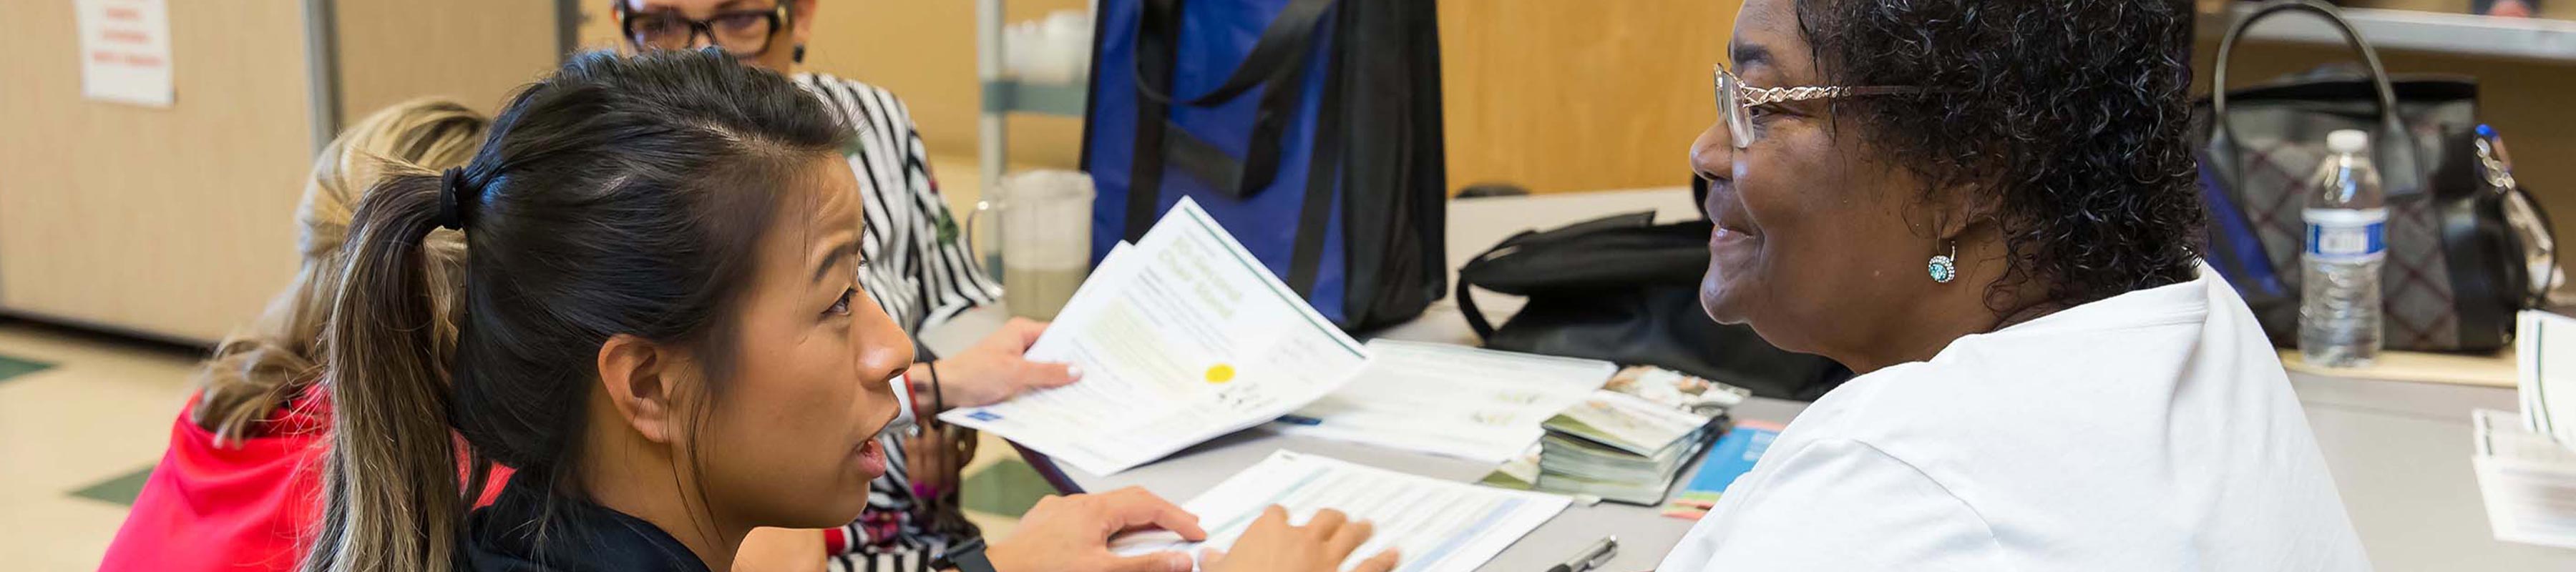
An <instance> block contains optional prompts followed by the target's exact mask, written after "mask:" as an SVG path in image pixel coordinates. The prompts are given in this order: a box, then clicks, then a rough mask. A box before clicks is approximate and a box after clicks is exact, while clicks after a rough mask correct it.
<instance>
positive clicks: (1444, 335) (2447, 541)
mask: <svg viewBox="0 0 2576 572" xmlns="http://www.w3.org/2000/svg"><path fill="white" fill-rule="evenodd" d="M1641 210H1655V211H1658V212H1659V213H1661V215H1662V217H1663V220H1667V221H1670V220H1679V219H1683V218H1689V217H1696V216H1698V215H1697V210H1696V209H1695V207H1694V206H1693V205H1691V204H1690V193H1689V191H1688V189H1683V188H1670V189H1650V190H1640V191H1616V192H1601V193H1581V194H1569V195H1541V196H1533V197H1498V198H1484V199H1470V200H1462V201H1454V202H1452V203H1451V205H1450V209H1449V226H1448V244H1449V248H1448V250H1449V265H1450V267H1451V268H1452V269H1453V270H1454V269H1455V268H1456V267H1457V265H1458V264H1460V263H1462V262H1464V261H1465V260H1466V259H1467V258H1469V257H1472V256H1474V255H1476V254H1477V253H1480V252H1483V251H1484V250H1485V249H1486V248H1487V247H1490V246H1491V245H1493V244H1494V243H1496V242H1500V241H1501V240H1502V239H1503V238H1505V237H1508V236H1510V235H1511V234H1512V233H1516V232H1520V231H1522V230H1529V229H1545V228H1553V227H1556V226H1561V225H1564V224H1567V223H1572V222H1577V221H1581V220H1587V219H1591V218H1595V217H1599V216H1606V215H1610V214H1617V213H1627V212H1636V211H1641ZM1477 301H1478V303H1479V305H1480V307H1482V308H1483V309H1484V310H1485V311H1486V312H1487V313H1488V315H1490V316H1492V317H1493V318H1495V323H1497V324H1499V323H1501V318H1504V317H1507V316H1509V315H1510V313H1511V312H1513V311H1516V310H1518V309H1519V306H1520V303H1519V301H1518V300H1514V299H1511V298H1510V297H1506V296H1499V295H1491V294H1490V293H1487V294H1480V295H1479V296H1478V297H1477ZM1002 318H1003V316H1002V313H1001V312H1000V311H998V310H997V309H993V308H986V309H982V310H978V311H975V312H970V313H968V314H967V315H964V316H961V317H960V318H959V319H957V320H955V321H952V322H950V323H949V324H948V325H947V326H943V327H942V328H940V329H939V330H938V331H933V332H927V333H925V334H924V335H923V338H924V340H925V341H926V343H928V344H930V345H931V347H934V348H942V349H949V348H959V347H963V346H964V345H965V344H967V343H971V342H972V341H973V340H974V339H976V338H977V337H978V336H979V335H980V334H981V333H983V332H988V331H991V329H992V328H994V327H996V325H998V324H999V323H1000V321H1001V319H1002ZM1374 334H1375V335H1376V336H1381V337H1388V338H1395V339H1403V340H1414V341H1432V342H1447V343H1460V344H1472V343H1474V342H1475V339H1474V334H1472V333H1471V332H1469V331H1468V330H1467V327H1466V324H1465V322H1464V320H1463V319H1462V318H1461V317H1460V316H1459V313H1458V308H1457V306H1456V304H1455V303H1454V302H1453V301H1450V300H1442V301H1439V302H1436V303H1434V304H1433V305H1432V307H1431V309H1430V310H1429V311H1427V312H1425V313H1424V314H1423V316H1422V317H1421V318H1419V319H1416V320H1414V321H1412V322H1409V323H1406V324H1403V325H1399V326H1396V327H1393V328H1389V329H1387V330H1385V331H1382V332H1375V333H1374ZM2290 378H2291V385H2292V386H2293V388H2295V389H2296V390H2297V391H2298V394H2299V400H2300V402H2301V403H2303V404H2305V405H2306V407H2307V414H2308V423H2309V425H2310V426H2311V427H2312V428H2314V429H2315V430H2316V432H2317V442H2318V445H2319V446H2320V447H2321V448H2322V449H2323V450H2324V452H2325V455H2326V462H2327V465H2328V468H2329V469H2330V470H2331V471H2332V472H2333V473H2334V478H2335V482H2336V483H2337V485H2338V487H2339V488H2340V489H2341V492H2342V494H2343V499H2344V505H2345V507H2346V509H2347V510H2348V511H2349V512H2350V513H2351V515H2352V519H2353V525H2354V527H2355V528H2356V529H2358V531H2359V533H2360V535H2361V539H2362V544H2363V545H2364V547H2365V548H2366V549H2367V550H2368V551H2369V553H2370V559H2371V562H2372V563H2373V564H2374V565H2375V566H2376V567H2377V568H2379V569H2381V570H2576V551H2571V550H2564V549H2557V548H2548V547H2542V546H2533V545H2527V544H2517V543H2509V542H2499V541H2496V540H2494V539H2493V537H2492V536H2490V534H2489V530H2488V528H2487V521H2486V509H2485V506H2484V505H2483V504H2481V503H2482V501H2481V498H2480V496H2479V494H2478V488H2477V482H2476V480H2475V478H2474V476H2473V475H2472V474H2471V472H2470V469H2469V455H2470V449H2469V439H2470V429H2469V421H2468V419H2469V418H2468V412H2469V410H2470V409H2472V408H2487V409H2501V410H2507V411H2511V410H2513V409H2514V406H2515V397H2514V392H2513V390H2511V389H2507V388H2494V387H2472V386H2462V385H2446V384H2429V383H2408V382H2391V381H2369V380H2358V379H2349V378H2341V377H2327V376H2317V375H2309V374H2301V373H2293V374H2291V376H2290ZM1804 406H1805V404H1803V403H1796V402H1788V401H1780V400H1773V399H1760V398H1756V399H1754V400H1752V401H1750V402H1747V403H1746V404H1745V405H1743V406H1741V407H1738V408H1737V410H1736V411H1735V416H1736V418H1737V419H1756V420H1764V421H1776V422H1787V421H1789V420H1790V419H1791V418H1792V417H1794V416H1796V415H1797V413H1798V411H1799V410H1800V409H1803V408H1804ZM1279 449H1288V450H1294V451H1301V452H1306V453H1313V454H1319V455H1325V456H1329V457H1334V458H1339V459H1343V460H1347V461H1351V462H1356V463H1362V464H1367V465H1372V466H1377V467H1384V468H1388V469H1395V470H1401V471H1405V472H1410V473H1414V474H1419V475H1425V476H1431V477H1438V478H1444V479H1452V480H1458V481H1468V482H1472V481H1475V480H1476V479H1479V478H1482V477H1483V476H1484V475H1485V474H1486V473H1488V472H1490V471H1491V470H1492V469H1493V467H1491V466H1488V465H1484V464H1481V463H1475V462H1470V461H1463V460H1458V459H1452V458H1447V457H1440V456H1435V455H1427V454H1421V453H1411V452H1405V451H1398V450H1393V449H1384V448H1379V447H1373V446H1368V445H1359V444H1352V443H1343V442H1337V441H1328V440H1322V439H1315V438H1310V437H1301V436H1290V435H1281V434H1277V433H1273V432H1270V431H1268V430H1264V429H1259V428H1255V429H1251V430H1247V431H1244V432H1241V433H1237V434H1234V435H1230V436H1227V437H1224V438H1220V439H1217V440H1214V441H1209V442H1207V443H1202V444H1200V445H1198V446H1196V447H1192V448H1190V449H1187V450H1184V451H1182V452H1180V453H1176V454H1174V455H1172V456H1171V457H1168V458H1165V459H1163V460H1161V461H1158V462H1155V463H1153V464H1149V465H1145V466H1143V467H1138V468H1135V469H1130V470H1127V471H1125V472H1121V473H1118V474H1115V475H1108V476H1100V475H1091V474H1087V473H1083V472H1081V471H1079V470H1076V469H1072V468H1070V467H1066V468H1065V469H1064V470H1065V474H1066V476H1068V477H1071V478H1072V480H1073V481H1074V482H1075V483H1076V484H1078V485H1080V486H1081V487H1082V488H1083V489H1084V490H1091V491H1106V490H1112V489H1117V488H1121V487H1128V486H1139V487H1144V488H1145V489H1147V490H1151V491H1154V492H1155V493H1156V494H1159V495H1162V496H1164V497H1165V498H1170V499H1172V500H1173V501H1174V502H1181V501H1186V500H1188V499H1189V498H1190V497H1192V496H1195V495H1197V494H1198V493H1199V492H1200V491H1204V490H1206V489H1208V488H1209V487H1212V486H1214V485H1216V483H1218V482H1220V481H1223V480H1225V479H1226V477H1229V476H1233V475H1234V474H1235V473H1236V472H1238V471H1241V470H1242V469H1243V468H1245V467H1248V466H1251V465H1252V464H1253V463H1256V462H1259V461H1260V460H1261V459H1262V458H1264V457H1267V456H1268V455H1269V454H1270V452H1271V451H1274V450H1279ZM1687 479H1688V477H1687V475H1686V476H1685V477H1684V480H1687ZM1691 524H1692V522H1691V521H1685V520H1680V519H1675V518H1670V517H1665V516H1663V515H1662V513H1661V512H1660V510H1659V509H1656V508H1650V507H1640V506H1628V505H1620V504H1614V503H1603V504H1600V505H1595V506H1588V507H1587V506H1575V507H1572V508H1568V509H1566V511H1565V513H1563V514H1560V515H1558V516H1557V517H1556V518H1555V519H1553V520H1550V521H1548V523H1547V524H1545V525H1543V526H1540V527H1539V529H1538V530H1537V531H1535V532H1532V533H1530V535H1529V536H1528V537H1525V538H1522V539H1521V541H1520V542H1519V543H1516V544H1513V545H1512V547H1511V548H1509V549H1507V550H1504V551H1503V553H1502V554H1501V555H1499V556H1497V557H1495V559H1494V560H1493V561H1492V562H1490V563H1488V564H1487V565H1486V566H1485V567H1484V568H1483V569H1484V570H1544V569H1546V568H1547V567H1548V566H1549V565H1552V564H1554V563H1555V562H1558V561H1561V560H1563V559H1564V558H1565V557H1566V556H1568V555H1571V554H1572V553H1573V552H1574V551H1575V550H1577V549H1579V548H1581V547H1582V546H1583V545H1585V544H1588V543H1590V542H1592V541H1593V540H1596V539H1598V538H1600V537H1601V536H1602V535H1604V534H1613V535H1617V536H1618V537H1619V542H1620V549H1619V555H1618V557H1617V558H1615V559H1613V560H1612V561H1611V562H1610V563H1609V565H1607V566H1604V567H1603V568H1602V570H1610V571H1634V570H1649V569H1652V568H1653V567H1654V566H1655V564H1656V563H1657V562H1660V561H1661V560H1662V559H1663V554H1664V552H1666V551H1667V550H1669V549H1670V548H1671V547H1672V546H1673V545H1674V544H1675V543H1678V542H1680V540H1681V537H1682V535H1683V534H1684V533H1686V532H1688V531H1689V529H1690V526H1691Z"/></svg>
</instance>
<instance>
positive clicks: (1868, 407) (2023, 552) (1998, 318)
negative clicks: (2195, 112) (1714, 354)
mask: <svg viewBox="0 0 2576 572" xmlns="http://www.w3.org/2000/svg"><path fill="white" fill-rule="evenodd" d="M2191 21H2192V9H2191V6H2190V3H2189V2H2187V1H2185V0H2146V1H2141V0H2052V1H2045V2H2041V1H2028V2H1987V1H1980V0H1912V1H1897V0H1750V1H1748V2H1746V3H1745V6H1744V8H1743V11H1742V13H1741V14H1740V16H1739V17H1738V19H1737V22H1736V31H1735V39H1734V45H1733V46H1732V47H1731V49H1730V51H1731V52H1732V54H1731V55H1732V59H1733V60H1734V64H1733V66H1731V67H1721V68H1719V69H1718V70H1716V76H1717V78H1716V79H1715V82H1716V84H1717V99H1718V102H1719V106H1720V115H1721V117H1722V119H1721V120H1720V121H1719V123H1718V124H1717V125H1715V126H1712V127H1710V128H1709V130H1708V131H1707V132H1706V133H1704V134H1703V135H1701V136H1700V139H1699V141H1698V142H1697V143H1696V144H1694V145H1693V146H1692V148H1691V161H1692V165H1693V166H1694V168H1696V169H1697V170H1698V171H1699V173H1700V175H1701V176H1703V177H1705V178H1707V179H1708V180H1709V181H1710V183H1711V184H1710V190H1711V192H1710V193H1709V197H1708V202H1707V207H1708V212H1709V216H1710V217H1711V218H1712V219H1713V220H1715V221H1716V223H1717V229H1716V231H1715V232H1713V233H1712V236H1711V237H1710V238H1709V251H1710V252H1709V270H1708V275H1707V278H1706V279H1705V281H1704V282H1703V283H1702V285H1701V294H1700V296H1701V303H1702V306H1704V307H1705V309H1706V310H1707V311H1708V314H1709V316H1711V317H1712V318H1715V319H1717V320H1718V321H1721V322H1728V323H1744V324H1750V325H1751V326H1752V327H1753V329H1754V330H1755V331H1757V332H1760V333H1761V335H1762V337H1763V338H1764V339H1767V340H1769V341H1771V342H1772V343H1774V344H1777V345H1779V346H1780V347H1783V348H1788V349H1792V350H1797V351H1804V352H1811V353H1816V354H1821V355H1824V356H1827V357H1831V358H1834V359H1835V360H1837V361H1840V362H1842V363H1843V364H1845V365H1848V366H1850V367H1851V368H1852V370H1853V371H1856V372H1860V373H1862V374H1863V375H1862V376H1860V377H1858V378H1855V379H1853V380H1851V381H1850V382H1849V383H1847V384H1845V385H1843V386H1842V387H1840V388H1837V389H1835V390H1834V391H1833V392H1832V393H1830V394H1827V395H1826V396H1825V397H1824V398H1823V399H1820V400H1818V401H1816V403H1815V404H1814V405H1813V406H1811V407H1809V408H1808V409H1807V410H1806V411H1805V412H1804V413H1803V414H1802V415H1801V416H1800V417H1798V419H1797V421H1796V422H1795V423H1793V424H1791V425H1790V426H1789V427H1788V429H1787V431H1785V432H1784V433H1782V434H1781V435H1780V437H1779V439H1778V440H1777V441H1776V442H1774V443H1773V444H1772V445H1771V447H1770V450H1769V452H1768V453H1766V454H1765V455H1764V457H1763V459H1762V461H1761V462H1760V463H1759V464H1758V465H1757V466H1756V467H1755V468H1754V470H1753V471H1752V472H1751V473H1749V474H1746V475H1745V476H1744V477H1743V478H1742V479H1740V480H1738V481H1736V483H1735V485H1734V486H1733V487H1732V488H1730V489H1728V490H1727V493H1726V495H1725V497H1724V500H1723V501H1722V502H1721V503H1719V505H1718V506H1717V507H1716V509H1715V510H1713V511H1712V512H1711V513H1710V514H1709V516H1708V517H1707V518H1706V519H1704V520H1702V521H1701V522H1700V524H1699V525H1698V527H1697V528H1695V529H1693V530H1692V531H1691V535H1690V537H1688V538H1687V539H1685V540H1684V541H1683V542H1682V544H1681V546H1680V547H1679V548H1678V549H1676V550H1675V551H1674V552H1673V553H1672V555H1671V556H1669V557H1668V558H1667V559H1666V560H1665V561H1664V563H1663V566H1662V569H1664V570H1697V569H1702V568H1711V569H1714V568H1719V567H1724V568H1736V569H1755V570H1866V569H1976V570H1996V569H2044V570H2061V569H2081V570H2099V569H2123V570H2126V569H2136V570H2176V569H2217V570H2247V569H2255V570H2321V569H2324V570H2347V569H2359V568H2366V567H2368V563H2367V562H2365V561H2364V559H2363V556H2362V553H2361V549H2360V544H2359V541H2358V540H2357V539H2356V538H2355V536H2354V534H2353V530H2352V524H2351V522H2350V520H2349V519H2348V517H2346V516H2345V514H2344V509H2343V504H2342V502H2341V500H2340V499H2339V498H2338V496H2337V494H2336V492H2335V488H2334V481H2333V479H2332V477H2331V476H2330V475H2328V474H2327V472H2326V466H2325V461H2324V458H2323V456H2322V455H2321V454H2320V453H2319V452H2318V450H2317V445H2316V442H2315V439H2314V437H2313V435H2312V434H2311V432H2310V430H2309V428H2308V423H2307V419H2306V417H2305V415H2304V414H2303V413H2302V412H2301V411H2300V409H2299V402H2298V399H2297V396H2295V395H2293V394H2292V393H2291V389H2290V386H2289V381H2288V379H2287V377H2286V376H2285V375H2284V374H2283V372H2282V370H2281V364H2280V361H2279V359H2278V358H2277V357H2276V356H2275V355H2274V354H2273V351H2272V349H2271V347H2270V345H2269V344H2268V343H2266V342H2265V341H2264V338H2263V335H2262V332H2261V331H2259V330H2258V329H2257V327H2256V326H2255V323H2254V320H2253V316H2252V314H2251V313H2250V312H2248V311H2247V310H2246V308H2245V305H2244V302H2243V301H2241V300H2239V299H2238V298H2237V296H2236V294H2235V293H2234V291H2233V290H2231V289H2229V288H2228V286H2227V284H2226V283H2225V282H2224V281H2222V280H2220V279H2218V278H2216V277H2215V275H2214V274H2213V273H2211V272H2209V271H2208V270H2207V269H2206V267H2204V266H2203V265H2201V264H2200V263H2199V262H2198V253H2197V252H2196V251H2195V249H2196V246H2197V244H2196V237H2197V236H2199V230H2200V223H2201V221H2202V220H2203V217H2204V214H2203V212H2202V211H2203V207H2202V205H2201V203H2200V199H2199V198H2198V195H2197V194H2196V191H2195V190H2194V188H2193V173H2194V163H2193V158H2192V155H2191V152H2190V149H2189V147H2188V145H2187V143H2186V142H2185V137H2184V131H2185V124H2186V123H2187V122H2188V117H2189V114H2188V113H2187V110H2186V98H2187V97H2188V94H2187V91H2188V90H2189V89H2190V86H2191V67H2190V66H2191V64H2190V61H2191V58H2190V54H2189V49H2190V45H2191Z"/></svg>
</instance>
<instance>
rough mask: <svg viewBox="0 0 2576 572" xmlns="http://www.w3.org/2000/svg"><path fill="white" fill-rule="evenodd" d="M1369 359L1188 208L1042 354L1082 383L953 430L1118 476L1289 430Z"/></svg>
mask: <svg viewBox="0 0 2576 572" xmlns="http://www.w3.org/2000/svg"><path fill="white" fill-rule="evenodd" d="M1368 355H1369V354H1368V352H1367V350H1366V349H1364V348H1362V347H1361V346H1360V344H1359V342H1357V341H1354V340H1352V339H1351V338H1350V336H1349V335H1347V334H1343V333H1342V331H1341V330H1340V329H1339V328H1337V327H1334V326H1333V324H1332V322H1330V321H1327V320H1325V319H1324V317H1323V316H1322V315H1320V314H1317V313H1316V312H1315V311H1314V309H1313V308H1311V307H1308V306H1307V305H1306V302H1305V300H1303V299H1301V298H1299V297H1297V295H1296V294H1295V293H1294V292H1291V291H1290V290H1289V289H1288V287H1287V286H1286V285H1284V284H1281V283H1280V282H1279V279H1278V278H1277V277H1274V276H1271V275H1270V273H1269V272H1268V271H1267V270H1265V269H1263V268H1262V266H1261V265H1260V263H1259V262H1258V261H1256V260H1254V259H1253V258H1252V255H1251V254H1250V253H1249V252H1247V251H1245V250H1244V249H1243V246H1242V245H1241V244H1237V243H1236V242H1235V241H1234V238H1233V237H1232V236H1230V235H1227V234H1226V233H1225V231H1224V230H1223V229H1221V228H1219V227H1218V226H1217V225H1216V222H1215V221H1214V220H1212V219H1209V218H1208V216H1207V213H1206V212H1205V211H1201V210H1199V208H1198V204H1197V203H1194V202H1191V201H1188V200H1183V201H1181V203H1180V204H1179V205H1177V206H1175V207H1173V208H1172V210H1171V213H1170V214H1168V215H1166V216H1165V217H1164V218H1163V220H1162V222H1160V223H1156V224H1155V225H1154V228H1153V229H1152V230H1151V231H1148V232H1146V233H1145V237H1144V239H1143V240H1141V241H1139V242H1137V243H1136V244H1135V245H1134V246H1132V247H1131V246H1121V247H1120V248H1118V249H1114V250H1112V251H1111V252H1110V255H1109V257H1108V258H1107V259H1104V260H1103V261H1102V262H1101V264H1100V267H1099V268H1098V269H1096V270H1094V271H1093V272H1092V274H1091V278H1090V279H1089V280H1088V281H1086V282H1084V283H1083V285H1082V288H1081V289H1079V290H1076V291H1075V292H1074V295H1073V299H1072V300H1070V301H1068V302H1066V303H1065V307H1064V311H1063V312H1062V313H1060V314H1058V315H1057V316H1056V321H1055V323H1054V324H1053V325H1051V326H1050V327H1049V328H1048V329H1047V332H1046V333H1045V334H1044V335H1042V336H1040V337H1039V338H1038V341H1037V344H1036V345H1035V346H1033V347H1031V348H1029V351H1028V354H1027V357H1028V359H1029V360H1031V361H1040V362H1062V363H1068V364H1071V365H1072V366H1073V367H1076V368H1079V369H1081V371H1082V373H1083V379H1082V381H1080V382H1077V383H1074V384H1072V385H1068V386H1064V387H1059V388H1054V389H1047V390H1042V391H1037V392H1032V393H1027V394H1023V395H1021V396H1019V397H1017V398H1014V399H1012V400H1010V401H1007V402H1004V403H999V404H994V405H990V406H985V407H974V408H965V409H958V410H953V411H949V412H946V413H943V414H941V415H940V416H939V418H940V419H941V420H943V421H947V422H949V423H955V424H958V425H964V426H967V427H972V428H975V429H978V430H983V431H989V432H992V433H994V434H997V435H1000V436H1002V437H1003V438H1006V439H1010V440H1012V441H1014V442H1017V443H1019V444H1021V445H1023V446H1027V447H1029V448H1031V449H1035V450H1037V451H1038V452H1041V453H1045V454H1047V455H1049V456H1052V457H1054V458H1056V459H1057V460H1059V461H1062V462H1065V463H1067V464H1071V465H1073V466H1074V467H1076V468H1079V469H1082V470H1084V471H1089V472H1091V473H1094V474H1103V475H1105V474H1110V473H1115V472H1118V471H1123V470H1126V469H1128V468H1131V467H1135V466H1137V465H1142V464H1145V463H1147V462H1151V461H1153V460H1155V459H1159V458H1162V457H1163V456H1165V455H1169V454H1171V453H1173V452H1176V451H1179V450H1181V449H1182V448H1186V447H1188V446H1190V445H1194V444H1197V443H1199V442H1202V441H1206V440H1208V439H1212V438H1215V437H1218V436H1221V435H1224V434H1227V433H1232V432H1234V431H1237V430H1241V429H1243V428H1246V427H1251V426H1253V425H1259V424H1261V423H1264V422H1267V421H1270V420H1271V419H1276V418H1278V417H1279V416H1280V415H1283V414H1286V413H1288V412H1289V411H1293V410H1295V409H1296V408H1298V407H1301V406H1304V405H1306V404H1307V403H1309V402H1313V401H1314V400H1316V399H1318V398H1321V397H1323V396H1324V395H1325V394H1328V393H1331V392H1332V391H1333V390H1334V389H1336V388H1339V387H1340V386H1341V384H1342V383H1344V382H1347V381H1348V380H1349V379H1350V377H1351V375H1352V373H1354V372H1356V371H1358V369H1359V367H1360V366H1361V365H1363V364H1365V363H1367V361H1368Z"/></svg>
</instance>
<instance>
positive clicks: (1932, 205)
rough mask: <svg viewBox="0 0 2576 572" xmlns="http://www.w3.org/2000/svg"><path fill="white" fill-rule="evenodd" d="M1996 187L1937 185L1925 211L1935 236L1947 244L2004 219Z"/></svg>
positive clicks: (1954, 183)
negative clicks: (1928, 213) (1971, 228)
mask: <svg viewBox="0 0 2576 572" xmlns="http://www.w3.org/2000/svg"><path fill="white" fill-rule="evenodd" d="M1995 188H1996V187H1995V186H1994V185H1993V184H1990V183H1986V182H1982V181H1972V180H1953V181H1947V182H1943V183H1940V184H1939V185H1937V186H1936V187H1935V188H1934V190H1933V194H1932V196H1931V200H1928V201H1925V204H1924V207H1925V208H1926V209H1928V210H1930V211H1931V215H1932V216H1931V219H1932V236H1933V237H1934V238H1937V239H1940V240H1944V241H1948V240H1958V238H1959V235H1963V234H1967V233H1968V229H1969V228H1970V227H1974V226H1976V225H1977V224H1978V223H1983V222H1989V221H1993V220H1995V219H1996V218H1997V217H1999V216H2001V215H2002V210H2003V197H2002V196H1999V195H1997V194H1996V193H1995V192H1994V189H1995Z"/></svg>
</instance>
